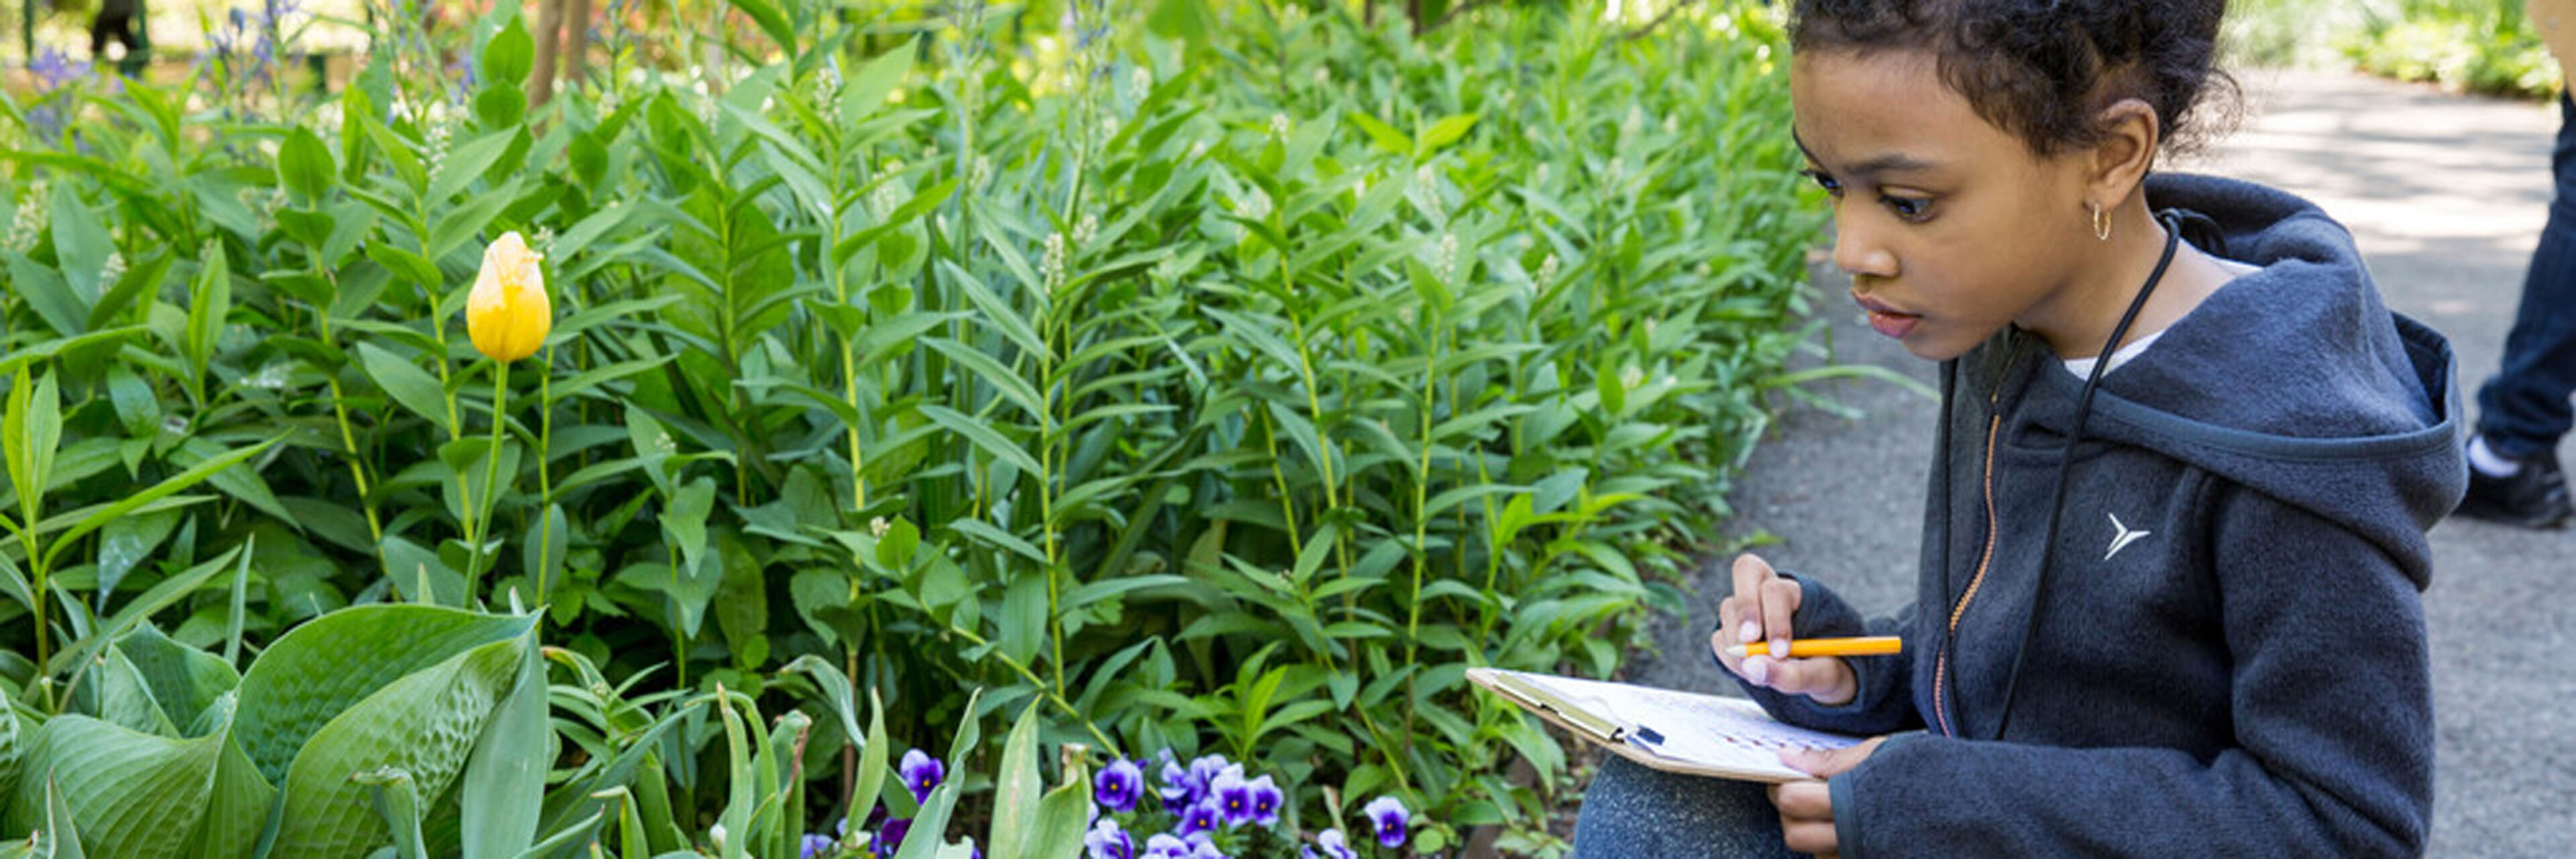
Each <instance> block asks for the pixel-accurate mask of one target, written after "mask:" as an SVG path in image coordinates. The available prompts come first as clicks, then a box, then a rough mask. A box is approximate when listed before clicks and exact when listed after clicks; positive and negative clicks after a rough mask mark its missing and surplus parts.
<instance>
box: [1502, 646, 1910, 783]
mask: <svg viewBox="0 0 2576 859" xmlns="http://www.w3.org/2000/svg"><path fill="white" fill-rule="evenodd" d="M1467 679H1469V680H1472V681H1475V683H1476V684H1477V685H1479V686H1483V687H1485V688H1487V689H1491V690H1494V691H1495V692H1496V693H1498V694H1500V695H1501V696H1502V697H1503V698H1504V699H1505V700H1509V701H1511V702H1512V703H1514V704H1517V705H1519V706H1521V707H1523V708H1526V709H1528V710H1530V711H1531V712H1534V713H1537V714H1538V715H1539V716H1540V718H1544V719H1546V720H1548V721H1549V722H1553V723H1555V724H1557V725H1558V726H1561V727H1563V728H1565V729H1567V730H1569V731H1572V732H1574V734H1575V735H1576V736H1579V737H1582V738H1583V739H1585V740H1588V741H1591V742H1593V743H1595V744H1597V745H1600V746H1601V747H1602V748H1605V749H1609V750H1610V751H1612V752H1614V753H1617V754H1618V755H1619V756H1621V757H1625V758H1628V759H1629V760H1633V761H1636V762H1638V763H1641V764H1644V765H1646V766H1649V767H1653V768H1655V769H1660V770H1667V771H1671V772H1679V773H1689V774H1692V775H1704V776H1715V777H1719V778H1731V779H1738V780H1743V781H1760V782H1772V783H1778V782H1786V781H1798V780H1801V779H1807V778H1813V776H1810V775H1807V774H1806V773H1803V772H1799V771H1798V770H1796V769H1793V768H1791V767H1789V766H1788V765H1786V764H1783V763H1781V762H1780V752H1781V751H1783V750H1787V749H1816V750H1831V749H1839V748H1844V747H1848V746H1852V745H1856V744H1858V743H1860V742H1861V738H1859V737H1850V736H1844V735H1841V734H1831V733H1826V732H1823V731H1814V730H1809V729H1806V728H1800V727H1797V726H1794V725H1788V724H1783V723H1781V722H1780V721H1779V720H1776V719H1773V718H1771V716H1770V714H1767V713H1764V712H1762V707H1761V705H1758V704H1755V703H1753V702H1751V701H1747V700H1744V699H1741V698H1724V697H1719V696H1716V695H1698V694H1692V693H1689V692H1675V691H1672V690H1668V689H1655V688H1651V687H1646V686H1631V685H1628V684H1624V683H1603V682H1600V681H1597V680H1581V679H1576V678H1572V677H1557V676H1553V675H1547V674H1531V673H1528V672H1523V671H1503V670H1500V669H1493V668H1472V669H1468V671H1467Z"/></svg>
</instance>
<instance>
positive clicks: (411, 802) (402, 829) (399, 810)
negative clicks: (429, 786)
mask: <svg viewBox="0 0 2576 859" xmlns="http://www.w3.org/2000/svg"><path fill="white" fill-rule="evenodd" d="M349 783H351V784H355V785H360V786H363V787H365V788H366V789H367V794H368V796H369V797H370V798H372V799H373V800H374V804H375V808H376V815H377V816H379V817H382V818H384V820H385V829H386V830H388V831H389V832H391V833H392V835H393V839H394V847H393V855H394V856H395V857H396V859H429V850H428V849H427V848H425V847H423V846H421V842H423V841H425V840H427V839H424V838H422V837H421V835H420V786H419V785H417V784H414V783H413V782H412V779H411V773H407V772H404V771H402V770H400V769H397V768H394V767H381V768H378V769H372V770H367V771H365V772H361V773H355V774H352V775H350V776H349ZM371 855H381V853H378V854H371Z"/></svg>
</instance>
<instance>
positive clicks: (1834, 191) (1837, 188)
mask: <svg viewBox="0 0 2576 859" xmlns="http://www.w3.org/2000/svg"><path fill="white" fill-rule="evenodd" d="M1799 172H1801V173H1805V174H1807V179H1808V180H1809V181H1812V182H1815V183H1816V187H1818V188H1823V189H1825V193H1827V194H1831V195H1834V196H1837V197H1839V196H1842V193H1843V183H1841V182H1836V181H1834V177H1831V176H1827V175H1825V171H1822V170H1802V171H1799Z"/></svg>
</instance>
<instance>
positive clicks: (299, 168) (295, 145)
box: [277, 125, 340, 206]
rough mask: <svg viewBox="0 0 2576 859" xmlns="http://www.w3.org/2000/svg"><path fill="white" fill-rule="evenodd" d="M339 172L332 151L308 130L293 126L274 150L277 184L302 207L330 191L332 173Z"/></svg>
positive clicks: (311, 203)
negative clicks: (291, 193) (284, 140)
mask: <svg viewBox="0 0 2576 859" xmlns="http://www.w3.org/2000/svg"><path fill="white" fill-rule="evenodd" d="M338 172H340V165H339V163H338V162H336V161H334V160H332V158H331V148H330V147H329V146H325V145H323V143H322V138H321V137H320V136H319V135H316V134H314V133H313V130H312V129H310V128H306V127H304V126H301V125H298V126H295V129H294V130H293V131H289V132H287V133H286V142H285V143H283V144H281V145H280V146H279V147H278V149H277V181H278V182H279V183H280V184H283V185H285V186H286V188H287V190H289V191H291V192H294V194H295V196H296V199H297V200H298V201H300V202H302V203H303V204H304V205H307V206H311V205H313V203H314V202H315V201H317V200H320V199H321V198H322V195H323V194H324V193H325V192H328V191H329V190H330V189H331V177H332V174H335V173H338Z"/></svg>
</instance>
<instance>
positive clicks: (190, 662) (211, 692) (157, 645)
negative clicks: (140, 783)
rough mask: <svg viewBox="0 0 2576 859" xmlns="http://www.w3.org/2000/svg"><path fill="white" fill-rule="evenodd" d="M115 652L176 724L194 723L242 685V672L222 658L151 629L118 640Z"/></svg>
mask: <svg viewBox="0 0 2576 859" xmlns="http://www.w3.org/2000/svg"><path fill="white" fill-rule="evenodd" d="M116 652H117V653H118V654H119V655H120V656H123V657H124V658H125V659H126V660H127V661H129V662H131V663H133V665H134V669H135V672H136V673H137V674H138V675H140V676H141V677H142V678H143V680H144V682H145V683H147V684H149V685H150V687H151V690H152V698H153V700H154V701H157V702H159V703H160V705H161V712H162V713H163V714H165V715H167V716H168V717H169V719H170V723H171V724H173V725H187V724H189V723H192V722H195V721H196V720H197V716H198V715H199V714H201V713H204V712H206V709H207V708H209V707H212V706H214V704H215V702H216V701H217V700H219V699H221V698H222V697H223V696H224V693H226V692H230V691H233V689H234V688H235V687H238V686H240V685H241V673H240V672H237V671H234V670H233V667H232V666H231V665H230V664H227V663H225V662H224V660H223V658H222V657H219V656H216V655H214V654H212V653H207V652H205V651H202V650H197V649H195V648H192V647H188V646H186V645H183V644H180V643H178V642H176V641H171V640H170V637H169V636H166V635H162V634H161V631H160V630H158V629H154V628H152V627H149V626H146V627H143V628H140V629H136V630H135V631H133V632H130V633H126V635H125V637H124V638H121V639H118V640H117V642H116Z"/></svg>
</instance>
